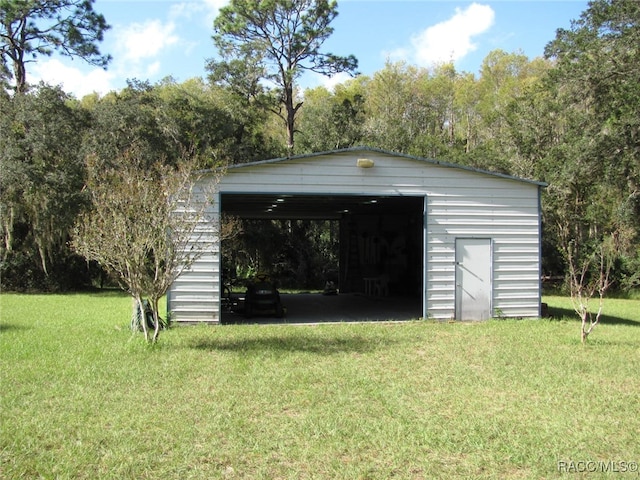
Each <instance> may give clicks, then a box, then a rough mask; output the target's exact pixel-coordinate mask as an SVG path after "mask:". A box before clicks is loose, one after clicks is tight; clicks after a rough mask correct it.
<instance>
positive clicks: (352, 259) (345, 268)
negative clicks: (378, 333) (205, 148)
mask: <svg viewBox="0 0 640 480" xmlns="http://www.w3.org/2000/svg"><path fill="white" fill-rule="evenodd" d="M221 198H222V199H221V205H222V212H223V214H224V215H230V216H233V217H236V218H239V219H241V221H242V224H243V225H244V227H243V232H242V233H241V234H240V235H238V237H236V238H234V239H232V240H230V241H227V242H225V243H224V244H223V246H222V250H223V265H222V268H223V272H226V274H225V276H226V278H225V279H224V280H225V282H227V283H229V279H230V278H233V279H234V280H233V283H234V289H233V291H234V292H241V291H242V289H243V285H244V284H246V283H247V282H249V281H250V277H251V276H252V275H254V274H256V273H258V271H260V272H261V273H267V274H269V275H270V276H272V277H273V281H274V282H275V283H276V285H277V286H278V288H279V289H280V290H281V291H286V292H292V291H295V292H304V293H303V294H304V295H307V297H306V298H305V299H304V300H302V297H301V296H300V295H301V293H298V295H297V296H296V297H292V296H291V294H288V295H287V303H288V304H289V305H285V307H286V311H287V317H288V318H289V320H290V321H293V320H294V319H295V320H296V321H304V320H305V318H308V319H309V321H320V320H321V319H322V316H321V317H318V315H317V312H318V310H321V311H322V310H324V312H325V317H327V318H328V317H331V318H332V319H334V320H339V321H344V320H358V319H361V320H383V319H385V318H389V319H408V318H418V317H419V316H420V315H421V311H422V303H421V292H422V266H423V257H422V244H423V239H422V238H423V197H412V196H385V197H380V196H363V195H331V196H329V195H303V194H298V195H291V194H289V195H279V194H231V193H225V194H222V195H221ZM310 249H311V250H310ZM329 283H331V285H334V286H335V287H336V289H337V292H335V293H338V295H340V297H341V298H340V299H339V300H337V299H333V300H329V302H331V303H329V304H326V303H325V304H324V305H323V304H321V303H320V302H327V300H324V299H321V298H320V296H321V294H322V293H327V291H326V290H325V288H326V287H327V285H328V284H329ZM330 293H334V292H330ZM314 294H315V295H316V297H310V296H309V295H314ZM239 296H240V297H242V295H241V294H240V295H239ZM337 305H339V307H337V309H336V311H335V312H333V314H332V315H329V312H330V311H332V308H333V307H334V306H337ZM236 309H237V310H241V306H240V308H238V307H237V303H236ZM301 309H303V310H304V309H306V310H307V313H306V316H305V314H304V312H302V311H300V310H301ZM400 317H401V318H400ZM313 319H315V320H313Z"/></svg>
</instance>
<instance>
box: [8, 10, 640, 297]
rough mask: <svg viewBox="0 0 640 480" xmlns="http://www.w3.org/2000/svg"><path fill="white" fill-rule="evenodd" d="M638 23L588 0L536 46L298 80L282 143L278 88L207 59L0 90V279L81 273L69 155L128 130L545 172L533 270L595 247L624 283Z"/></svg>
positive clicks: (637, 127)
mask: <svg viewBox="0 0 640 480" xmlns="http://www.w3.org/2000/svg"><path fill="white" fill-rule="evenodd" d="M639 22H640V3H638V2H634V1H606V0H599V1H597V2H593V3H592V4H591V5H590V7H589V9H588V10H587V11H585V12H584V14H583V15H582V17H581V18H580V19H579V20H577V21H576V22H574V24H573V26H572V28H571V29H570V30H566V31H564V30H563V31H559V32H558V34H557V36H556V38H555V39H554V40H552V41H551V42H550V43H549V45H548V47H547V50H546V58H536V59H529V58H527V57H526V56H524V55H522V54H520V53H517V52H515V53H508V52H504V51H500V50H496V51H493V52H491V53H490V54H489V55H488V56H487V57H486V58H485V59H484V62H483V64H482V67H481V69H480V71H479V72H478V73H477V74H473V73H469V72H461V71H457V70H456V69H455V67H454V66H453V65H451V64H443V65H438V66H434V67H433V68H429V69H423V68H417V67H415V66H411V65H407V64H403V63H389V64H387V65H386V66H385V67H384V68H383V69H382V70H380V71H378V72H375V73H374V74H373V75H371V76H363V75H361V76H358V77H355V78H353V79H352V80H349V81H347V82H345V83H343V84H341V85H338V86H337V87H336V88H335V89H334V90H333V91H329V90H327V89H325V88H323V87H318V88H315V89H309V90H305V91H300V92H298V100H299V101H300V102H303V106H302V107H301V108H300V110H299V112H297V113H298V116H297V119H296V137H295V139H296V141H295V145H294V146H293V147H292V145H291V138H290V136H289V135H288V134H287V132H286V131H285V130H284V129H283V128H282V125H281V123H279V122H280V119H279V118H278V116H277V115H276V114H275V113H274V111H273V108H267V107H270V106H273V105H274V102H275V100H274V97H276V96H277V94H278V92H277V91H273V92H269V91H260V92H259V93H260V95H250V94H247V91H246V90H242V89H239V88H238V85H237V84H236V85H234V84H233V83H232V82H231V83H230V82H228V81H227V82H221V81H220V76H219V72H218V71H217V70H216V68H218V67H219V65H218V66H216V65H210V68H209V73H210V76H209V77H208V78H207V79H206V80H199V79H192V80H189V81H186V82H184V83H181V84H179V83H176V82H175V81H173V80H171V79H166V80H165V81H163V82H161V83H159V84H155V85H150V84H147V83H143V82H136V81H132V82H130V83H129V86H128V87H127V88H125V89H123V90H122V91H120V92H112V93H110V94H108V95H105V96H104V97H100V96H98V95H91V96H87V97H85V98H82V99H75V98H73V97H71V96H69V95H68V94H66V93H65V92H63V91H62V90H60V89H59V88H55V87H50V86H46V85H40V86H37V87H34V88H31V89H30V90H28V91H26V92H22V93H16V94H14V95H10V94H8V93H1V94H0V110H1V111H2V115H1V116H0V132H1V133H0V159H1V161H2V178H1V180H0V181H1V185H0V187H1V192H0V208H1V215H2V237H3V241H2V245H1V247H0V255H1V261H2V265H1V272H0V273H1V276H2V287H3V288H5V289H7V288H10V289H48V290H52V289H61V290H63V289H73V288H78V287H80V286H83V285H87V284H89V283H90V282H91V281H94V282H95V281H96V278H98V273H99V270H98V269H97V268H96V267H95V266H93V265H86V264H85V262H83V261H82V260H80V259H79V258H78V257H77V256H75V255H74V254H73V253H72V251H71V250H70V248H69V245H68V240H69V235H70V232H71V228H72V226H73V224H74V221H75V218H76V217H77V215H78V214H79V213H80V212H81V211H82V210H83V209H85V208H88V203H87V199H86V198H85V195H84V191H83V187H84V184H85V162H86V159H87V158H88V156H93V157H94V158H95V157H97V158H99V159H100V161H103V162H109V161H110V159H112V158H114V157H115V156H117V154H118V152H121V151H122V150H123V149H126V148H128V147H130V146H131V145H133V144H134V143H135V144H136V145H137V146H138V147H140V145H143V146H144V149H143V150H144V152H145V155H148V158H149V161H150V162H151V161H152V160H156V159H158V158H162V159H164V161H166V162H168V163H171V162H175V161H176V159H178V158H179V157H180V155H181V154H182V153H183V152H184V151H187V150H188V151H197V152H198V155H199V157H200V158H205V159H207V160H206V164H204V165H203V166H204V167H212V166H217V165H223V164H227V163H240V162H248V161H254V160H261V159H267V158H274V157H281V156H285V155H288V154H289V153H290V152H293V153H295V154H300V153H311V152H318V151H327V150H333V149H338V148H345V147H351V146H355V145H368V146H372V147H378V148H383V149H386V150H391V151H396V152H401V153H407V154H411V155H416V156H422V157H428V158H437V159H442V160H447V161H450V162H454V163H459V164H463V165H469V166H472V167H476V168H481V169H486V170H491V171H498V172H503V173H507V174H510V175H515V176H519V177H526V178H533V179H536V180H541V181H545V182H547V183H548V184H549V187H548V188H547V189H545V191H544V194H543V203H542V204H543V217H544V218H543V220H544V245H543V268H544V272H545V274H548V275H564V274H565V269H566V260H567V253H568V252H573V254H576V255H582V256H583V257H585V256H588V255H589V254H590V253H589V252H591V251H593V249H594V248H596V246H598V245H605V244H606V245H609V246H610V249H609V252H610V253H611V255H612V258H613V259H614V260H615V262H614V269H613V278H614V279H615V286H616V287H617V288H618V289H620V290H629V289H632V288H634V287H637V286H638V285H639V283H640V274H639V273H638V272H640V247H639V234H640V94H639V93H638V92H640V51H639V48H640V47H639V45H640V25H639ZM254 86H255V84H254ZM256 88H258V87H256ZM270 96H271V97H272V98H271V102H270V101H269V97H270ZM292 148H293V150H292ZM303 227H305V225H304V222H299V224H295V225H293V226H292V225H291V223H288V224H285V223H283V222H279V223H278V222H274V224H273V225H271V226H270V227H269V236H270V238H272V237H278V236H281V237H282V236H284V235H286V234H289V233H290V232H291V231H292V229H295V230H296V232H297V233H296V236H295V237H290V239H289V240H287V241H280V240H274V242H275V244H281V245H285V244H287V243H292V242H293V241H294V240H295V243H296V246H295V249H297V251H309V252H313V251H320V250H323V249H326V244H327V239H326V238H324V237H323V239H322V240H319V239H320V238H321V237H322V235H320V233H318V232H316V231H315V230H314V228H315V227H314V228H310V227H309V226H306V227H305V228H303ZM250 228H255V227H254V226H251V227H250ZM291 238H294V240H291ZM314 242H324V243H322V244H317V245H316V244H314ZM303 244H304V245H303ZM315 247H317V248H315ZM292 252H293V250H292ZM576 252H577V253H576ZM328 255H330V254H328ZM243 261H244V262H245V264H246V265H245V266H246V267H250V266H251V265H250V263H251V260H250V259H248V258H247V259H245V260H243ZM279 261H282V262H288V264H287V265H285V266H283V267H282V270H283V271H290V272H296V274H295V275H296V276H299V277H301V278H302V277H305V278H311V277H313V276H314V275H315V276H317V272H315V273H313V274H305V275H303V274H302V273H301V272H307V271H308V270H309V269H308V268H307V267H309V268H310V267H311V265H305V264H304V262H306V261H309V262H312V263H313V265H314V267H313V268H320V266H321V265H322V259H318V258H317V256H314V257H313V258H312V256H311V255H295V254H282V255H280V260H279ZM314 281H315V280H314Z"/></svg>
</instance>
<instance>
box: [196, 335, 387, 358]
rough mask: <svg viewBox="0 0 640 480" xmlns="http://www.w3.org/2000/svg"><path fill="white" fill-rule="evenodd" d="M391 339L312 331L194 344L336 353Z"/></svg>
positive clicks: (369, 349)
mask: <svg viewBox="0 0 640 480" xmlns="http://www.w3.org/2000/svg"><path fill="white" fill-rule="evenodd" d="M392 343H395V342H394V341H392V340H380V339H377V338H376V339H373V338H365V337H361V336H346V337H345V336H343V337H332V338H319V337H314V336H309V335H295V336H285V335H282V336H274V337H266V338H264V337H263V338H243V339H216V338H207V339H197V340H194V342H193V344H192V347H193V348H195V349H199V350H215V351H223V352H224V351H227V352H238V353H240V352H242V353H264V352H273V353H291V352H294V353H295V352H298V353H311V354H315V355H322V356H327V355H336V354H341V353H368V352H373V351H375V350H378V349H380V348H386V347H388V346H390V345H391V344H392Z"/></svg>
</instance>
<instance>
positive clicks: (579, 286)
mask: <svg viewBox="0 0 640 480" xmlns="http://www.w3.org/2000/svg"><path fill="white" fill-rule="evenodd" d="M609 250H610V248H609V246H608V243H607V242H603V243H602V244H600V245H599V246H598V247H596V248H595V250H594V251H592V252H590V253H589V254H586V255H584V256H582V257H580V254H579V252H578V249H577V248H576V246H575V243H574V242H570V243H569V244H568V245H567V249H566V260H567V266H568V277H569V278H568V280H569V288H570V292H571V303H572V305H573V309H574V310H575V312H576V313H577V314H578V316H579V317H580V341H581V342H582V343H583V344H584V343H586V341H587V337H588V336H589V334H590V333H591V332H592V331H593V329H594V328H595V327H596V325H598V323H600V319H601V318H602V312H603V307H604V296H605V293H606V292H607V290H608V289H609V287H610V286H611V280H610V273H611V267H612V255H611V254H610V252H609ZM596 296H597V298H598V309H597V311H596V312H595V313H594V312H592V311H591V310H590V308H589V304H590V301H591V300H592V299H593V298H594V297H596Z"/></svg>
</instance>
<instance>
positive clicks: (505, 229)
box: [171, 152, 540, 321]
mask: <svg viewBox="0 0 640 480" xmlns="http://www.w3.org/2000/svg"><path fill="white" fill-rule="evenodd" d="M365 155H366V157H367V158H370V159H372V160H373V161H374V162H375V166H374V167H373V168H369V169H363V168H358V167H356V160H357V158H358V157H362V156H365ZM218 188H219V191H220V192H221V193H225V192H226V193H281V194H287V193H291V194H295V193H308V194H335V195H340V194H367V195H419V196H427V199H428V200H427V224H426V233H427V241H426V252H425V264H426V268H427V271H426V273H425V278H426V279H427V289H426V290H427V291H426V294H425V295H426V298H425V300H426V306H427V314H428V315H429V316H430V317H432V318H438V319H448V318H453V316H454V315H455V239H456V238H458V237H465V238H474V237H476V238H490V239H492V243H493V260H494V263H493V292H492V296H493V309H494V313H495V314H496V315H498V314H499V315H504V316H508V317H521V316H522V317H525V316H528V317H535V316H537V315H538V313H539V302H540V283H539V274H540V272H539V261H540V238H539V234H540V232H539V211H538V210H539V204H538V188H539V185H537V184H535V183H528V182H523V181H518V180H516V179H509V178H503V177H499V176H491V175H487V174H484V173H479V172H474V171H470V170H466V169H458V168H451V167H450V166H439V165H436V164H432V163H427V162H422V161H419V160H416V159H410V158H405V157H396V156H393V155H388V154H383V153H380V152H371V153H369V152H367V153H366V154H365V153H360V154H359V153H354V152H345V153H336V154H332V155H322V156H318V157H306V158H297V159H296V158H294V159H289V160H284V161H279V162H274V163H263V164H258V165H247V166H242V167H240V168H233V169H230V170H229V171H228V172H227V174H226V175H225V176H224V177H223V178H222V180H221V182H220V184H219V185H218ZM219 268H220V259H219V251H218V250H216V251H215V252H214V253H213V254H211V255H209V256H206V257H203V258H202V259H201V261H199V262H198V264H197V265H195V266H194V268H193V269H192V270H193V271H191V272H187V273H185V274H184V275H183V276H181V277H180V279H179V282H176V284H177V285H176V286H175V287H174V288H172V296H171V308H172V309H173V311H174V315H175V318H176V319H177V320H180V321H182V320H192V319H196V318H197V319H198V320H204V321H211V319H214V321H215V320H217V319H218V318H219V292H220V285H219V278H220V275H219ZM183 277H184V278H183Z"/></svg>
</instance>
